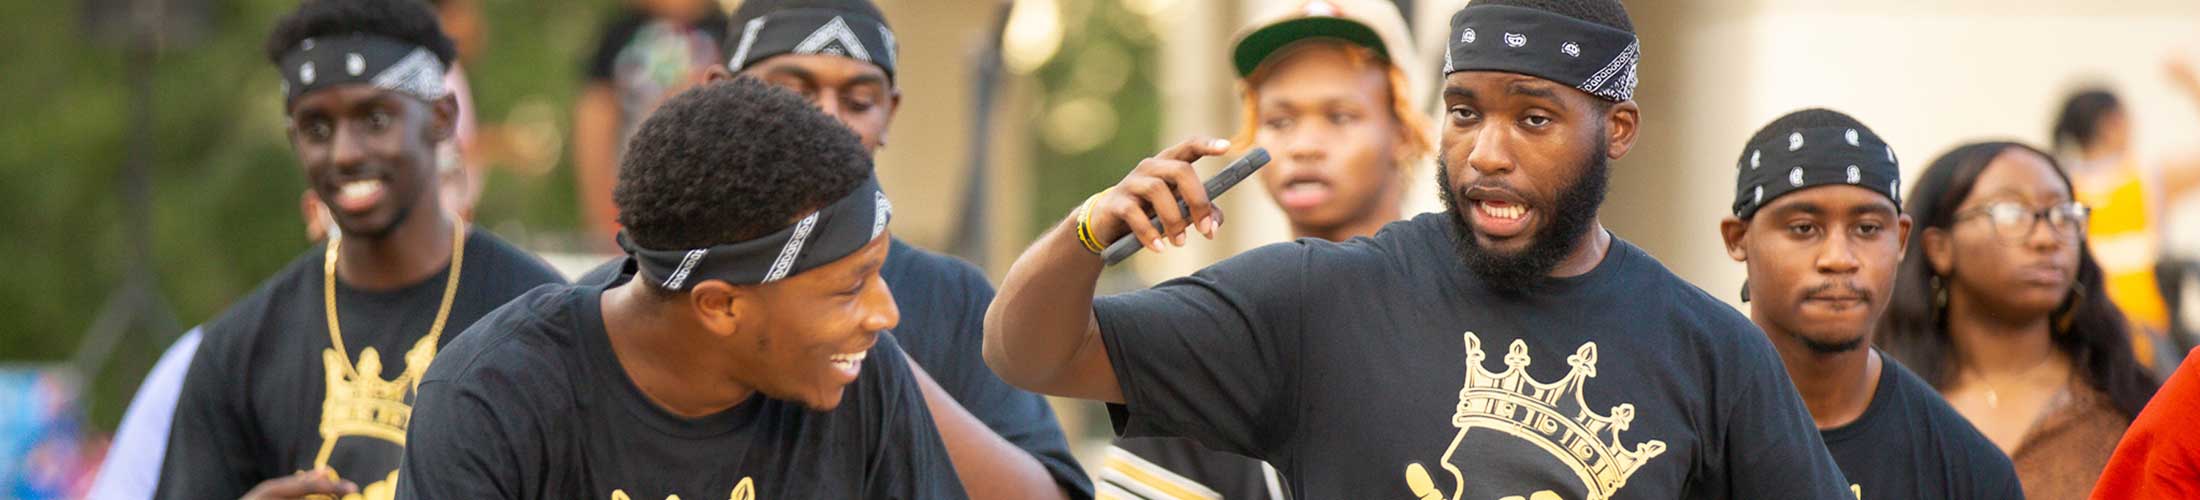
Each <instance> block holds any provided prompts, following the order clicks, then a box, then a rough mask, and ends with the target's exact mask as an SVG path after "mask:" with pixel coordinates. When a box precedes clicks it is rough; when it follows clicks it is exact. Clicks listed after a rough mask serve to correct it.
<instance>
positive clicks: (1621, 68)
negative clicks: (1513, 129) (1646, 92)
mask: <svg viewBox="0 0 2200 500" xmlns="http://www.w3.org/2000/svg"><path fill="white" fill-rule="evenodd" d="M1448 42H1449V43H1448V46H1446V47H1445V48H1444V74H1445V75H1450V74H1452V73H1456V72H1460V71H1503V72H1507V73H1519V74H1523V75H1529V76H1534V77H1537V78H1542V79H1545V80H1550V81H1554V82H1559V83H1563V84H1567V85H1572V86H1573V87H1574V88H1577V89H1581V91H1582V92H1588V93H1589V95H1594V96H1597V97H1598V98H1602V99H1604V100H1607V101H1612V102H1619V101H1625V100H1628V99H1633V98H1634V95H1635V64H1636V62H1638V60H1640V59H1641V57H1642V46H1641V44H1639V43H1637V42H1636V41H1635V35H1634V34H1633V33H1628V32H1626V31H1622V30H1619V29H1617V28H1613V27H1610V26H1605V25H1602V24H1597V23H1592V22H1588V21H1583V20H1580V19H1574V18H1571V17H1566V16H1564V15H1560V14H1554V13H1551V12H1545V11H1542V10H1537V9H1531V8H1527V7H1514V6H1510V5H1469V6H1467V8H1464V9H1459V13H1457V14H1452V16H1451V39H1450V40H1449V41H1448Z"/></svg>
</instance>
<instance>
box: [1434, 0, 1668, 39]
mask: <svg viewBox="0 0 2200 500" xmlns="http://www.w3.org/2000/svg"><path fill="white" fill-rule="evenodd" d="M1474 5H1510V6H1514V7H1527V8H1530V9H1535V10H1540V11H1544V12H1549V13H1552V14H1558V15H1561V16H1566V17H1571V18H1574V19H1580V20H1583V21H1588V22H1592V23H1597V24H1602V25H1605V26H1609V27H1612V28H1616V29H1618V30H1620V31H1625V32H1628V33H1634V32H1635V22H1634V21H1631V20H1628V18H1627V6H1625V5H1620V3H1619V0H1475V1H1474Z"/></svg>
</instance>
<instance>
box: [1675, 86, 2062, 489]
mask: <svg viewBox="0 0 2200 500" xmlns="http://www.w3.org/2000/svg"><path fill="white" fill-rule="evenodd" d="M1736 169H1737V170H1738V172H1739V173H1738V174H1737V175H1736V176H1735V186H1734V189H1735V191H1734V215H1733V216H1731V217H1727V218H1726V219H1725V220H1723V221H1720V222H1719V232H1720V234H1721V235H1722V236H1724V237H1725V238H1726V252H1727V255H1728V256H1731V257H1733V258H1734V260H1737V261H1741V262H1743V263H1745V264H1747V265H1748V268H1749V280H1748V282H1747V284H1745V285H1743V288H1742V300H1743V301H1747V302H1749V317H1750V319H1752V320H1754V321H1756V323H1757V326H1758V327H1761V328H1763V329H1764V331H1765V336H1766V337H1767V338H1770V339H1771V340H1772V346H1773V347H1774V348H1775V349H1778V350H1779V352H1780V360H1781V361H1783V362H1784V363H1785V364H1786V366H1787V373H1788V377H1789V378H1790V379H1791V380H1792V381H1793V382H1794V383H1795V389H1796V391H1797V392H1800V393H1801V394H1802V396H1803V404H1804V406H1806V407H1808V408H1809V409H1810V415H1811V418H1812V419H1813V420H1816V421H1817V423H1818V432H1819V434H1820V435H1821V436H1822V437H1824V439H1825V441H1826V448H1827V449H1828V450H1829V451H1831V452H1832V453H1833V460H1834V462H1835V463H1838V464H1840V466H1841V472H1842V474H1843V475H1845V476H1847V477H1848V479H1849V481H1850V486H1849V487H1850V488H1851V491H1852V492H1855V493H1856V494H1857V495H1858V496H1859V497H1867V498H1946V499H1958V498H1997V499H1999V498H2024V491H2023V490H2020V489H2018V483H2017V473H2016V470H2015V469H2014V468H2013V467H2012V466H2011V465H2010V464H2009V457H2008V456H2005V455H2002V453H2001V450H2000V449H1998V448H1995V447H1994V443H1993V442H1992V441H1988V440H1987V439H1986V436H1985V435H1983V434H1979V432H1978V429H1976V428H1973V427H1971V423H1970V422H1969V421H1967V420H1965V419H1964V418H1963V415H1961V414H1958V413H1956V410H1955V408H1952V407H1949V406H1948V403H1947V401H1944V400H1942V399H1941V398H1940V393H1939V392H1938V391H1935V390H1934V389H1933V388H1932V386H1930V385H1927V384H1926V383H1925V381H1924V380H1923V379H1920V378H1918V377H1917V375H1915V374H1912V373H1910V371H1909V370H1908V369H1904V368H1903V367H1902V365H1901V364H1898V363H1895V362H1894V361H1893V360H1892V359H1890V358H1888V357H1887V356H1886V355H1884V354H1881V353H1879V352H1878V351H1877V350H1874V349H1871V348H1869V347H1868V346H1869V345H1870V343H1871V337H1872V335H1871V334H1872V327H1873V325H1875V324H1876V323H1877V322H1878V321H1879V315H1880V313H1882V312H1885V311H1886V309H1887V301H1888V299H1889V298H1890V297H1892V295H1893V293H1892V292H1893V288H1894V280H1895V278H1894V277H1895V267H1896V266H1897V265H1898V264H1900V263H1901V262H1902V252H1903V249H1905V248H1907V247H1908V245H1909V234H1910V217H1909V216H1908V215H1904V214H1903V213H1902V208H1901V204H1900V203H1899V198H1900V195H1899V194H1897V193H1898V192H1899V191H1898V190H1899V188H1900V187H1901V182H1902V173H1901V170H1900V169H1899V168H1898V167H1897V164H1896V162H1895V154H1894V149H1893V148H1891V147H1889V146H1888V145H1887V143H1886V141H1882V140H1880V139H1879V136H1878V135H1877V134H1873V133H1872V131H1871V129H1870V128H1867V127H1865V126H1864V124H1863V123H1859V122H1857V121H1856V119H1855V118H1850V117H1849V116H1848V115H1844V114H1841V113H1839V112H1835V111H1831V110H1825V109H1806V110H1802V111H1797V112H1794V113H1789V114H1788V115H1787V116H1782V117H1780V118H1779V119H1777V120H1773V121H1772V123H1771V124H1768V125H1765V127H1764V128H1762V129H1759V130H1758V131H1757V133H1756V135H1754V136H1752V137H1750V138H1749V142H1748V144H1746V145H1745V147H1744V148H1743V150H1742V156H1741V159H1740V162H1739V163H1738V164H1737V167H1736Z"/></svg>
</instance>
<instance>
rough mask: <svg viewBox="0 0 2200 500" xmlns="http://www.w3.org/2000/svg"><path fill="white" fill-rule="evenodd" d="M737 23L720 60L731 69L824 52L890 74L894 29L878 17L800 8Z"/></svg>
mask: <svg viewBox="0 0 2200 500" xmlns="http://www.w3.org/2000/svg"><path fill="white" fill-rule="evenodd" d="M739 27H740V28H741V34H740V35H739V37H738V38H734V39H733V50H732V52H733V58H732V59H728V60H727V61H726V68H727V69H728V70H731V71H733V72H735V73H739V72H741V69H742V68H743V67H746V66H748V65H749V64H753V63H755V62H757V61H762V60H764V59H767V58H770V57H772V56H776V55H781V54H824V55H831V56H840V57H846V58H849V59H855V60H858V61H863V62H867V63H871V64H874V65H877V66H878V67H879V69H881V70H885V71H886V78H887V79H889V80H891V79H893V78H894V60H895V59H896V58H897V56H896V55H895V54H894V31H893V30H891V29H888V28H887V27H886V21H885V20H883V19H877V18H873V17H871V16H869V15H867V14H864V13H861V12H856V11H853V10H839V9H828V8H803V9H787V10H780V11H776V12H772V13H769V14H765V15H761V16H756V17H754V18H751V19H747V20H746V21H744V22H741V24H740V25H739Z"/></svg>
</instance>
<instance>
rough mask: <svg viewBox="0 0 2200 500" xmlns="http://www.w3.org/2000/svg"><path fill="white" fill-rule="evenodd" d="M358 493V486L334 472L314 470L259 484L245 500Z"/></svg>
mask: <svg viewBox="0 0 2200 500" xmlns="http://www.w3.org/2000/svg"><path fill="white" fill-rule="evenodd" d="M358 492H359V485H356V484H352V483H351V481H345V480H344V478H340V477H336V471H333V470H329V469H325V468H324V469H314V470H309V471H298V472H297V473H295V474H291V475H289V476H284V477H279V478H275V479H269V480H267V481H265V482H261V483H260V485H259V486H255V487H253V488H252V491H248V492H245V494H244V499H245V500H262V499H267V500H274V499H294V498H310V497H314V496H324V497H325V496H342V495H347V494H352V493H358Z"/></svg>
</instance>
